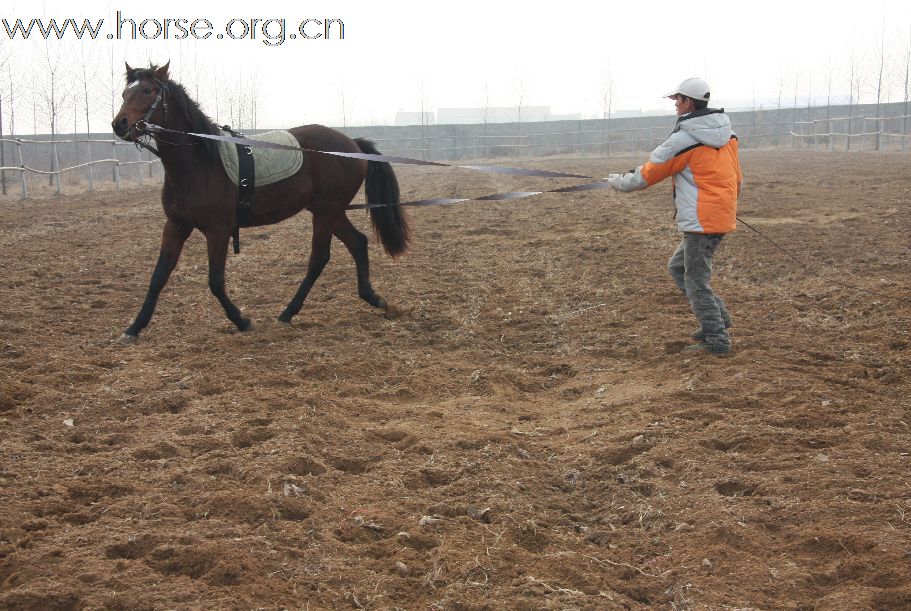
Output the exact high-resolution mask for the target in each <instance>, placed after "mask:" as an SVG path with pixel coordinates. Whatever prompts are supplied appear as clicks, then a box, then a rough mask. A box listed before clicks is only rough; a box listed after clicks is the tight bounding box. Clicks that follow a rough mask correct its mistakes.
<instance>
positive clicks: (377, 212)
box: [354, 138, 411, 257]
mask: <svg viewBox="0 0 911 611" xmlns="http://www.w3.org/2000/svg"><path fill="white" fill-rule="evenodd" d="M354 142H355V143H356V144H357V146H358V148H360V149H361V152H362V153H368V154H370V155H379V154H380V152H379V151H378V150H377V148H376V145H374V144H373V142H371V141H370V140H366V139H364V138H356V139H355V140H354ZM366 190H367V204H368V205H371V204H378V205H377V206H376V207H374V208H369V210H370V221H371V222H372V223H373V230H374V231H375V232H376V235H377V236H379V238H380V242H382V244H383V249H384V250H385V251H386V253H387V254H389V256H391V257H397V256H398V255H401V254H403V253H405V252H407V251H408V243H409V242H410V241H411V230H410V228H409V227H408V218H407V217H406V216H405V211H404V210H403V209H402V208H401V206H399V202H400V200H399V181H398V180H396V178H395V172H393V171H392V166H391V165H389V164H388V163H386V162H384V161H368V162H367V180H366Z"/></svg>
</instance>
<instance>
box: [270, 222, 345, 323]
mask: <svg viewBox="0 0 911 611" xmlns="http://www.w3.org/2000/svg"><path fill="white" fill-rule="evenodd" d="M331 242H332V232H331V231H330V230H329V224H328V223H327V222H325V220H324V219H323V217H321V216H316V215H314V216H313V238H312V242H311V248H310V261H309V262H308V263H307V275H306V276H304V279H303V281H301V284H300V287H299V288H298V289H297V293H295V295H294V297H292V298H291V301H290V302H289V303H288V306H287V307H286V308H285V311H284V312H282V313H281V314H280V315H279V317H278V320H279V322H282V323H285V324H288V323H290V322H291V319H292V318H294V316H295V314H297V313H298V312H300V310H301V308H302V307H303V306H304V300H305V299H306V298H307V295H308V294H309V293H310V289H311V288H313V285H314V283H315V282H316V279H317V278H319V276H320V274H321V273H323V268H325V267H326V264H327V263H329V257H330V246H331Z"/></svg>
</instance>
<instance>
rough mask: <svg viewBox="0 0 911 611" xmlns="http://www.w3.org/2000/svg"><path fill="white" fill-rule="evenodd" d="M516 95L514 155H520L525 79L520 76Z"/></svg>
mask: <svg viewBox="0 0 911 611" xmlns="http://www.w3.org/2000/svg"><path fill="white" fill-rule="evenodd" d="M516 95H517V96H518V102H517V104H516V157H520V156H521V155H522V146H521V141H520V138H521V133H522V132H521V130H522V102H523V101H524V100H525V81H523V80H522V79H521V78H520V79H518V80H517V81H516Z"/></svg>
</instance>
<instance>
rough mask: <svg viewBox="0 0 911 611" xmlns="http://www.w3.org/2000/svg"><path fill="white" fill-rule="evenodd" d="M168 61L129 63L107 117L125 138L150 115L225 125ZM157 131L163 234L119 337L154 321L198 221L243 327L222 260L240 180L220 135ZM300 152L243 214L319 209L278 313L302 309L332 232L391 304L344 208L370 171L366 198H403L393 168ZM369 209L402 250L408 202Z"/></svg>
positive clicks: (214, 279) (365, 289)
mask: <svg viewBox="0 0 911 611" xmlns="http://www.w3.org/2000/svg"><path fill="white" fill-rule="evenodd" d="M169 63H170V62H169ZM169 63H168V64H165V65H164V66H162V67H160V68H159V67H157V66H151V67H150V68H149V69H141V68H140V69H133V68H131V67H130V65H129V64H127V66H126V70H127V71H126V80H127V87H126V89H124V91H123V105H122V106H121V108H120V112H118V113H117V115H116V116H115V117H114V120H113V121H112V123H111V125H112V126H113V128H114V132H115V133H116V134H117V135H118V136H119V137H121V138H122V139H124V140H132V141H135V140H138V139H139V138H141V137H142V136H143V125H144V124H145V123H146V122H148V123H153V124H157V125H160V126H162V127H166V128H169V129H172V130H176V131H179V132H190V133H204V134H220V131H219V129H218V127H217V126H216V125H215V124H214V123H213V122H212V121H211V119H209V118H208V117H207V116H206V115H205V114H204V113H203V112H202V111H201V110H200V109H199V106H198V105H197V104H196V102H194V101H193V100H192V99H190V97H189V96H188V95H187V93H186V91H185V90H184V88H183V87H182V86H181V85H180V84H179V83H176V82H174V81H171V80H169V79H168V65H169ZM289 131H290V132H291V134H293V135H294V137H295V138H296V139H297V141H298V142H299V143H300V146H301V147H302V148H305V149H311V150H322V151H337V152H346V153H370V154H377V153H378V151H377V150H376V148H375V147H374V146H373V144H372V143H371V142H369V141H367V140H363V139H357V140H351V139H350V138H348V137H347V136H345V135H344V134H342V133H340V132H337V131H335V130H333V129H330V128H328V127H324V126H322V125H307V126H304V127H295V128H293V129H290V130H289ZM155 139H156V144H157V148H158V154H159V156H160V158H161V163H162V166H163V167H164V173H165V174H164V186H163V187H162V190H161V203H162V205H163V206H164V213H165V217H166V221H165V225H164V235H163V236H162V238H161V250H160V254H159V257H158V264H157V265H156V266H155V271H154V272H153V273H152V280H151V282H150V284H149V290H148V293H147V294H146V298H145V301H144V302H143V304H142V308H141V309H140V310H139V314H138V315H137V316H136V319H135V320H134V321H133V323H132V324H131V325H130V326H129V327H128V328H127V329H126V331H124V333H123V335H122V336H121V338H120V342H121V343H123V344H130V343H133V342H135V341H136V339H137V338H138V336H139V332H140V331H142V330H143V329H144V328H145V327H146V325H148V324H149V321H150V320H151V318H152V313H153V312H154V310H155V303H156V302H157V301H158V296H159V294H160V293H161V290H162V288H164V285H165V284H166V283H167V281H168V277H169V276H170V275H171V272H172V271H173V269H174V267H175V266H176V265H177V260H178V259H179V258H180V253H181V250H182V249H183V245H184V242H185V241H186V240H187V238H188V237H189V236H190V233H191V232H192V231H193V229H198V230H199V231H201V232H202V233H203V234H204V235H205V237H206V245H207V247H208V253H209V288H210V290H211V291H212V294H213V295H215V297H216V298H217V299H218V301H219V302H220V303H221V305H222V307H223V308H224V310H225V313H226V314H227V316H228V318H229V319H230V320H231V322H233V323H234V324H235V325H237V328H238V329H240V330H241V331H245V330H247V329H249V328H250V320H249V319H248V318H246V317H244V316H243V314H241V312H240V310H239V309H238V308H237V306H236V305H234V303H233V302H232V301H231V299H230V298H229V297H228V295H227V293H226V292H225V260H226V258H227V253H228V242H229V238H230V237H231V234H232V231H233V229H234V227H235V223H236V216H237V201H238V186H237V185H235V184H234V183H233V182H232V181H231V179H230V178H229V177H228V175H227V174H226V172H225V170H224V167H223V166H222V163H221V160H220V156H219V153H218V148H217V147H218V145H217V143H216V142H214V141H212V140H205V139H200V138H193V137H191V136H185V135H180V134H176V135H175V134H172V133H170V132H169V133H168V134H167V135H166V136H156V137H155ZM232 146H233V145H232ZM303 156H304V157H303V166H302V167H301V169H300V170H299V171H298V172H297V173H296V174H294V175H293V176H291V177H290V178H286V179H284V180H280V181H278V182H276V183H273V184H270V185H266V186H262V187H258V188H257V189H256V194H255V198H254V201H255V205H254V206H253V211H252V214H251V215H249V216H248V218H246V219H244V222H242V223H241V226H242V227H252V226H260V225H269V224H272V223H278V222H279V221H283V220H285V219H287V218H290V217H292V216H294V215H295V214H297V213H298V212H300V211H301V210H303V209H305V208H306V209H307V210H309V211H310V212H311V213H312V214H313V240H312V245H311V251H310V261H309V263H308V265H307V274H306V276H304V279H303V281H302V282H301V284H300V288H298V290H297V293H296V294H295V295H294V297H293V298H292V299H291V301H290V302H289V303H288V306H287V307H286V308H285V310H284V312H282V313H281V315H280V316H279V317H278V320H279V321H281V322H283V323H288V322H290V320H291V318H292V317H293V316H294V315H295V314H297V313H298V312H299V311H300V309H301V307H302V306H303V303H304V299H306V297H307V293H309V292H310V289H311V287H312V286H313V283H314V282H316V279H317V278H318V277H319V275H320V273H321V272H322V270H323V268H324V267H325V266H326V263H328V262H329V245H330V242H331V241H332V236H333V235H334V236H335V237H337V238H338V239H339V240H341V241H342V243H344V244H345V246H346V247H347V248H348V250H349V252H351V256H352V257H354V262H355V266H356V269H357V289H358V294H359V295H360V296H361V298H362V299H364V300H365V301H366V302H367V303H369V304H370V305H372V306H374V307H377V308H384V309H385V308H387V307H388V306H387V304H386V301H385V300H384V299H383V298H382V297H380V296H379V295H377V294H376V293H375V292H374V290H373V287H372V286H371V284H370V266H369V262H368V259H367V237H366V236H365V235H364V234H363V233H361V232H360V231H358V230H357V229H356V228H355V227H354V225H352V224H351V221H349V220H348V217H347V216H346V214H345V212H346V209H347V207H348V205H349V204H350V203H351V200H352V199H353V198H354V196H355V195H356V194H357V192H358V190H359V189H360V187H361V184H362V183H364V180H365V178H366V181H367V182H366V192H367V203H368V204H377V203H379V204H398V203H399V186H398V182H397V180H396V178H395V174H394V173H393V171H392V167H391V166H390V165H389V164H388V163H383V162H377V161H373V160H370V161H364V160H362V159H350V158H343V157H338V156H331V155H321V154H314V153H306V152H305V153H303ZM369 210H370V219H371V221H372V223H373V227H374V230H375V232H376V233H377V234H378V235H379V239H380V241H381V242H382V244H383V248H384V249H385V250H386V252H387V253H388V254H389V255H391V256H393V257H395V256H397V255H400V254H402V253H404V252H406V251H407V249H408V242H409V238H410V236H409V230H408V222H407V219H406V218H405V215H404V211H403V210H402V209H401V208H400V207H399V206H398V205H384V206H381V207H375V208H370V209H369Z"/></svg>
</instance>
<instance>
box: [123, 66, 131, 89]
mask: <svg viewBox="0 0 911 611" xmlns="http://www.w3.org/2000/svg"><path fill="white" fill-rule="evenodd" d="M123 65H124V66H126V67H127V84H129V82H130V77H131V76H132V75H133V69H132V68H130V64H128V63H127V62H123Z"/></svg>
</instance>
